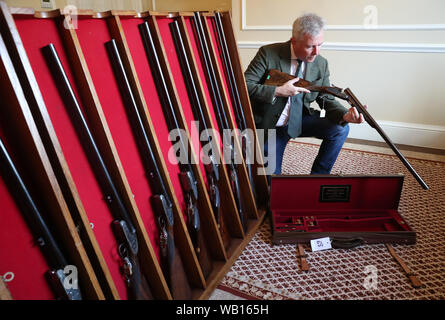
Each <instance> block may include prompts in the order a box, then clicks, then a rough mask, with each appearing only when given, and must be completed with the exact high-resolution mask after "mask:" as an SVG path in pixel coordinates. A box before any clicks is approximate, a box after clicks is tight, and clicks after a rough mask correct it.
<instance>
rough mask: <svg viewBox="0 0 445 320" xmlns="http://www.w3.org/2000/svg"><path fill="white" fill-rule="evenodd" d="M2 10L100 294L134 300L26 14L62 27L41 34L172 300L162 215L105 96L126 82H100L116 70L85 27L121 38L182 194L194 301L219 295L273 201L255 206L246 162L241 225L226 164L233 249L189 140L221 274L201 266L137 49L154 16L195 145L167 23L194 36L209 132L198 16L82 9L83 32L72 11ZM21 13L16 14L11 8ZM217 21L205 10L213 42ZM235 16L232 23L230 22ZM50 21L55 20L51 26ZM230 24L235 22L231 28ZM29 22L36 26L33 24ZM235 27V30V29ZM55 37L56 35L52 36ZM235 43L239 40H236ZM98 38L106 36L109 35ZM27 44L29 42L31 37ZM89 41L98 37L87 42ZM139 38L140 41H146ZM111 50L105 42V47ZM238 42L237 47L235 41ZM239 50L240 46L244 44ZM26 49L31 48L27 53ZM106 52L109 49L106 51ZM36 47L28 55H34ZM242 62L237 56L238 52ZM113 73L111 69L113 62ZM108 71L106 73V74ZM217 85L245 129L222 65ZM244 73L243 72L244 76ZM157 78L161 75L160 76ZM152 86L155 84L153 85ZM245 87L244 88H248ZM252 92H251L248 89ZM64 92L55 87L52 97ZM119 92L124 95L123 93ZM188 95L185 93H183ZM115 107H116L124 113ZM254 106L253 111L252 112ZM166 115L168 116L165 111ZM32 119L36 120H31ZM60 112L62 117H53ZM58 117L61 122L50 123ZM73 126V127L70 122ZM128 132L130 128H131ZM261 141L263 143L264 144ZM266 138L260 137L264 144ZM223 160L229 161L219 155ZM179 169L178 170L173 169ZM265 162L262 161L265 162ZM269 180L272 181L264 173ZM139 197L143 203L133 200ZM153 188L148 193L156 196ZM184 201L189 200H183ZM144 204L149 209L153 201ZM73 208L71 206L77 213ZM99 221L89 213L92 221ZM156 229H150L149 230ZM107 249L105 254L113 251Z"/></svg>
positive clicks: (166, 170)
mask: <svg viewBox="0 0 445 320" xmlns="http://www.w3.org/2000/svg"><path fill="white" fill-rule="evenodd" d="M1 7H2V14H1V15H0V28H1V31H2V34H9V36H8V37H9V41H7V44H6V45H7V47H8V49H7V50H8V51H9V52H10V54H11V56H13V60H14V68H15V70H17V72H18V73H20V86H21V87H22V88H23V89H24V91H25V96H26V100H27V101H28V104H29V105H30V108H31V112H30V113H29V117H31V118H33V120H34V121H35V122H36V124H37V129H36V130H37V131H38V132H39V135H40V136H42V139H41V141H40V142H38V145H39V146H40V147H41V148H42V147H44V149H45V150H46V152H47V153H48V159H47V163H46V165H47V166H48V167H49V168H54V176H55V177H56V181H57V182H58V183H59V184H60V185H61V189H62V190H61V191H60V192H61V193H63V199H64V201H66V203H67V204H68V206H67V207H68V208H69V209H66V211H67V213H68V215H69V214H71V216H72V219H75V220H76V221H81V223H82V227H81V230H84V231H85V232H81V242H82V243H83V244H84V246H85V248H86V249H87V251H88V257H89V259H90V260H91V261H92V262H94V263H93V265H94V271H95V274H97V275H98V278H99V281H98V282H100V287H99V288H98V291H101V290H103V292H104V294H105V296H100V295H97V296H96V297H95V298H98V299H102V298H106V299H119V298H125V296H124V295H122V294H121V293H120V292H119V289H118V288H119V286H118V285H117V282H119V281H120V279H117V278H116V276H113V275H112V272H110V262H109V260H108V261H106V260H107V259H109V258H107V257H106V256H107V255H108V252H107V250H106V249H105V248H104V245H103V243H101V242H100V241H99V240H98V239H97V236H95V234H94V232H92V231H91V230H90V228H89V221H90V220H91V217H90V215H91V213H90V212H89V211H88V208H87V207H88V206H87V205H86V202H87V201H88V200H87V199H85V197H82V196H81V194H84V193H85V190H83V189H82V188H84V186H81V185H80V184H77V185H76V184H75V181H76V179H79V178H78V177H76V174H77V173H76V172H77V171H76V170H74V171H73V170H72V169H75V168H71V167H70V159H69V157H70V154H69V152H68V153H67V152H62V150H63V151H65V149H66V148H67V147H66V143H67V142H66V140H64V139H63V138H60V137H59V136H62V135H63V133H62V132H61V131H60V130H61V129H60V125H57V126H56V123H55V122H54V121H57V120H56V118H54V117H55V116H54V115H52V112H53V111H51V110H50V109H51V108H50V106H49V104H50V103H51V102H49V103H48V102H47V103H46V104H45V102H46V100H45V97H46V99H48V97H47V95H48V92H55V91H54V88H49V86H45V85H46V83H45V82H44V81H43V80H42V76H41V75H40V74H39V75H38V76H35V74H36V70H42V69H41V68H42V67H41V66H38V64H39V62H38V59H35V58H34V57H32V59H28V55H29V56H32V55H33V54H35V53H32V50H36V49H37V48H33V44H32V43H31V42H30V41H29V39H28V40H26V39H25V40H22V38H23V37H22V36H21V34H20V33H21V31H22V30H21V28H25V26H23V25H22V26H16V23H17V22H19V21H20V19H25V20H28V22H29V21H31V22H32V21H33V20H34V19H35V20H39V21H40V22H42V23H41V25H42V27H43V30H44V27H45V25H47V24H48V23H50V24H53V26H52V27H51V28H53V29H52V30H53V31H54V30H57V36H56V35H55V34H53V35H50V34H46V33H45V32H42V29H41V30H40V31H41V32H40V34H41V35H40V36H41V37H47V38H48V41H47V42H48V43H49V42H51V41H50V40H54V41H56V42H57V43H55V45H56V47H57V49H58V50H60V52H61V53H59V54H61V55H62V63H63V64H64V66H65V69H66V70H67V73H69V74H68V76H69V78H70V79H73V81H72V83H71V84H72V85H73V86H74V87H75V88H74V89H75V91H76V93H77V95H78V97H80V100H81V104H82V107H83V110H84V112H85V115H86V117H87V119H88V122H89V124H90V126H91V128H92V131H93V132H94V136H95V139H96V141H97V143H98V144H99V146H100V149H101V151H102V153H103V156H104V158H105V159H104V160H105V162H106V164H107V166H108V167H109V168H110V171H111V174H112V178H113V181H114V182H115V184H116V185H117V186H118V188H119V191H120V193H121V194H122V195H123V197H124V202H125V205H126V207H127V208H129V209H130V210H129V211H130V214H131V218H132V220H133V221H134V223H135V226H136V228H137V231H138V234H139V235H140V237H139V245H140V251H141V256H142V257H143V261H142V268H143V272H144V274H145V276H146V278H147V279H148V280H149V283H150V285H151V287H152V290H153V293H154V295H155V298H156V299H172V298H173V297H172V294H171V292H170V290H169V287H168V285H167V283H166V281H165V278H164V276H163V272H162V270H161V267H160V265H159V262H158V258H157V250H158V248H157V243H156V241H155V239H156V237H154V236H153V234H152V233H153V231H154V230H155V228H153V226H152V225H153V222H151V224H150V219H153V213H152V214H151V216H150V215H148V216H146V212H145V211H144V214H143V215H142V214H141V212H142V211H141V210H142V209H141V208H142V206H141V205H140V202H138V201H139V200H138V198H137V194H136V193H137V192H136V191H137V190H136V187H135V184H134V183H133V181H134V173H131V171H130V170H129V169H128V166H127V162H128V161H129V160H128V159H127V158H126V157H125V156H124V155H123V150H124V149H122V141H121V140H120V137H119V133H118V131H117V129H116V128H118V127H116V120H113V119H112V118H111V116H110V112H111V111H110V105H109V104H108V103H106V102H107V99H106V97H105V96H104V90H105V91H106V90H108V91H107V92H108V93H109V94H110V96H111V95H112V96H115V95H116V90H117V88H113V87H112V86H111V85H108V84H107V83H105V82H104V81H103V82H101V81H100V79H103V78H100V77H99V75H98V74H99V72H101V73H103V74H102V75H101V76H102V77H107V76H112V73H109V74H108V73H107V72H108V71H109V70H108V71H107V67H106V66H105V64H106V63H108V62H107V60H108V59H106V58H105V57H106V54H105V57H102V60H104V61H105V62H103V65H102V66H101V65H100V62H98V60H97V57H96V58H94V55H101V56H102V55H103V52H102V51H101V50H102V49H100V48H99V45H95V44H94V43H93V42H92V41H90V40H91V39H87V37H88V32H89V31H88V30H86V29H85V28H94V29H91V30H95V31H94V32H96V33H97V34H99V35H100V37H101V38H100V39H101V40H105V39H106V41H108V40H110V39H112V38H113V39H115V40H116V42H117V44H118V49H119V52H120V54H121V57H122V58H123V64H124V68H125V70H126V73H127V75H128V77H129V82H130V85H131V87H132V91H133V93H134V96H135V99H136V103H137V106H138V109H139V111H140V113H141V114H142V115H143V122H144V125H145V127H146V129H147V131H148V132H150V133H151V136H150V140H151V141H150V142H151V143H152V145H153V146H155V156H156V158H157V160H158V163H159V164H161V174H162V176H163V178H164V180H165V181H167V182H168V189H169V195H170V197H171V198H172V199H173V209H174V218H175V230H174V232H175V240H176V244H177V247H178V249H179V251H180V255H181V258H182V260H183V264H184V268H185V270H186V273H187V276H188V280H189V283H190V284H191V287H192V289H193V299H206V298H208V296H209V295H210V294H211V292H212V291H213V290H214V289H215V288H216V286H217V285H218V283H219V281H220V280H221V279H222V277H223V276H224V274H225V273H226V272H227V271H228V270H229V268H230V267H231V265H232V264H233V262H234V261H235V259H236V258H237V257H238V256H239V254H240V253H241V251H242V250H243V248H244V247H245V246H246V245H247V243H248V242H249V241H250V239H251V238H252V237H253V235H254V233H255V232H256V230H257V229H258V227H259V225H260V224H261V222H262V219H263V218H264V216H265V213H266V210H267V204H266V203H264V202H262V201H261V202H259V203H255V199H254V197H253V194H252V191H251V188H250V186H249V178H248V175H247V170H246V167H245V165H243V166H242V167H241V169H239V170H238V175H239V176H240V180H241V185H242V195H243V199H244V200H245V201H246V203H247V206H248V212H249V224H248V229H247V231H246V232H244V230H243V229H242V226H241V223H240V220H239V216H238V213H237V209H236V206H235V202H234V198H233V195H232V193H231V192H230V190H231V186H230V182H229V178H228V175H227V171H226V169H225V167H224V166H222V165H221V166H219V168H220V172H219V173H220V176H221V177H222V179H220V182H219V188H220V190H221V196H222V198H221V200H222V201H223V209H224V214H225V215H226V217H227V218H226V221H227V224H228V226H229V230H230V236H231V241H230V245H229V246H228V247H225V246H224V243H223V241H222V238H221V235H220V233H219V230H218V227H217V224H216V221H215V218H214V215H213V212H212V207H211V204H210V200H209V196H208V193H207V190H206V180H205V173H204V171H203V167H202V166H201V165H200V164H199V162H198V161H197V159H198V157H197V156H196V155H197V151H198V150H195V149H194V147H195V146H193V145H191V144H190V149H191V151H192V155H191V156H192V158H193V159H195V160H196V161H194V163H195V164H194V165H193V171H194V174H195V177H197V180H198V192H199V204H198V206H199V212H200V218H201V225H202V230H203V234H204V238H205V241H206V244H207V245H208V246H209V249H210V250H209V251H210V252H211V257H212V262H213V269H212V272H211V273H210V274H209V275H208V276H207V277H205V276H204V274H203V272H202V270H201V267H200V265H199V263H198V260H197V257H196V254H195V252H194V250H193V246H192V243H191V240H190V236H189V234H188V231H187V227H186V224H185V219H184V215H183V213H182V210H181V204H182V197H181V195H182V191H181V190H180V189H178V187H177V186H178V184H177V182H176V181H175V180H176V179H177V177H176V176H175V170H177V168H176V169H175V168H174V167H173V166H172V165H171V164H168V163H166V161H165V160H164V159H167V157H168V155H167V154H166V153H165V148H166V147H165V141H164V140H162V141H161V140H160V138H161V137H162V138H163V139H164V138H165V137H164V136H163V135H162V134H163V131H162V130H161V129H159V122H161V121H160V119H162V115H161V116H160V115H159V109H157V108H158V107H157V106H156V103H158V102H156V101H155V100H156V98H155V97H154V95H153V92H154V91H153V88H149V87H148V86H149V84H150V81H149V80H148V78H149V77H151V76H150V75H149V73H150V70H149V67H148V68H147V66H148V64H147V62H146V61H145V65H144V63H142V61H143V55H145V53H144V52H143V50H142V52H140V51H139V50H137V45H135V39H136V38H138V37H139V33H138V30H137V24H139V23H142V22H144V21H148V23H149V26H150V29H151V31H152V33H153V34H154V37H155V39H154V40H155V45H156V47H157V51H158V54H159V55H160V60H161V61H160V62H161V65H162V69H163V71H164V72H163V74H164V76H165V77H166V80H167V85H168V88H169V92H170V93H171V96H172V100H173V103H174V107H175V109H176V111H177V113H178V114H179V115H180V119H179V121H180V126H181V127H182V129H183V130H185V131H186V133H187V135H188V138H189V141H192V140H191V139H190V137H191V128H189V127H188V125H187V124H188V123H190V120H191V118H190V112H189V110H188V109H187V108H190V106H188V105H187V102H186V100H187V98H186V93H185V92H184V91H183V89H179V88H180V86H181V82H180V79H179V78H178V77H175V76H176V73H175V74H173V73H172V68H177V65H175V63H177V62H175V61H174V59H172V56H171V55H170V50H171V47H168V43H167V41H166V40H165V38H166V34H165V33H164V32H165V28H164V27H165V26H163V24H164V23H166V20H171V19H177V20H178V22H179V25H180V29H181V33H182V35H183V38H184V39H185V41H186V47H187V48H186V50H187V53H188V55H189V57H190V58H191V61H192V69H193V77H194V78H195V79H196V80H197V82H198V83H199V94H200V96H201V98H202V101H203V102H204V106H205V110H204V114H205V117H206V122H207V125H208V126H209V127H210V128H217V127H216V126H215V122H214V115H212V113H213V110H212V107H211V104H210V103H209V101H208V100H207V99H206V94H205V88H204V87H205V84H204V83H203V82H204V81H203V80H202V77H201V74H200V72H199V71H198V69H199V66H198V65H199V59H198V57H197V56H196V53H195V52H194V50H193V45H192V41H193V39H192V36H193V35H192V34H190V31H189V30H188V27H187V23H188V22H187V19H189V18H190V16H191V15H190V13H174V14H171V13H159V12H144V13H137V12H133V11H108V12H99V13H98V12H93V11H90V10H82V11H80V12H78V14H79V15H78V16H77V17H76V19H77V21H76V22H77V23H78V29H75V28H74V26H73V19H72V17H71V16H69V15H64V14H63V13H62V12H61V11H60V10H54V11H46V12H36V11H34V10H24V9H17V8H7V7H6V5H5V4H4V3H1ZM10 11H11V12H12V15H11V14H10ZM223 16H224V19H223V20H224V23H225V28H226V27H227V25H229V26H231V21H230V17H229V18H227V17H228V14H227V13H224V15H223ZM208 19H212V15H211V14H208V15H206V19H205V20H206V24H205V29H206V33H207V37H208V39H209V40H210V39H211V37H212V33H211V32H212V31H211V29H210V28H209V26H208V23H209V22H208ZM228 19H229V20H228ZM43 21H46V22H45V23H43ZM229 23H230V24H229ZM28 27H29V26H28ZM227 30H229V31H227ZM227 30H226V34H227V33H233V30H232V31H230V29H227ZM51 37H53V38H54V37H55V38H54V39H51ZM228 39H229V40H230V39H234V38H233V34H232V37H228ZM101 40H98V41H101ZM22 41H23V42H22ZM88 41H89V42H88ZM139 41H140V40H139ZM210 43H211V44H212V45H211V51H212V52H211V55H212V59H214V63H215V65H218V54H219V53H218V52H217V51H216V49H215V47H214V45H213V42H212V41H210ZM101 45H102V46H103V44H101ZM230 46H231V45H230ZM235 49H236V46H235ZM25 50H26V52H25ZM103 50H105V49H104V48H103ZM26 53H28V55H27V54H26ZM232 59H234V58H232ZM237 64H239V57H238V60H234V65H235V66H236V70H238V71H236V74H237V83H238V82H239V81H241V80H239V79H243V78H242V77H240V75H239V71H240V70H241V67H240V66H237ZM108 69H109V68H108ZM33 70H34V72H33ZM99 70H100V71H99ZM217 72H218V79H217V81H218V83H219V86H220V89H221V91H222V92H224V97H223V99H224V107H225V110H226V112H227V113H228V114H230V125H231V128H232V129H233V128H236V126H235V124H234V121H233V112H232V110H231V105H230V101H229V99H228V93H227V85H226V84H225V82H224V78H223V77H222V73H221V70H220V69H219V68H218V70H217ZM241 75H242V72H241ZM151 81H153V80H152V79H151ZM151 86H152V85H151ZM242 88H244V89H245V86H244V87H242ZM241 91H243V90H241ZM53 94H55V93H53ZM117 94H118V93H117ZM184 96H185V97H184ZM242 97H243V100H244V98H246V97H247V102H248V95H246V94H245V93H244V94H243V95H242ZM118 104H119V103H118V102H117V101H116V102H115V108H118ZM243 107H244V108H245V109H246V110H247V111H248V112H245V114H247V118H246V120H247V122H248V125H249V127H250V128H253V129H255V126H254V122H253V116H252V113H251V111H250V110H249V107H250V104H249V103H244V102H243ZM116 110H117V109H114V110H113V112H119V111H116ZM246 110H245V111H246ZM161 113H162V112H161ZM31 115H32V116H31ZM53 118H54V119H53ZM51 119H53V121H51ZM66 130H69V129H68V128H66ZM122 132H124V131H122ZM255 142H256V141H255ZM256 143H257V142H256ZM235 148H237V150H238V152H239V153H241V151H240V145H239V141H238V140H237V139H236V143H235ZM220 158H221V159H222V157H220ZM172 167H173V169H172ZM258 167H259V168H261V167H260V166H258ZM263 178H264V179H263ZM256 184H257V192H259V195H260V197H259V198H260V199H262V200H264V199H267V194H268V191H267V188H268V187H267V180H266V178H265V176H257V177H256ZM134 195H135V197H136V199H135V198H134ZM148 195H149V194H147V196H148ZM179 199H181V200H179ZM144 208H145V207H144ZM68 210H69V212H68ZM89 218H90V219H89ZM148 229H150V232H147V231H148ZM104 250H105V251H104ZM95 274H94V273H93V274H92V278H91V279H93V280H94V279H95Z"/></svg>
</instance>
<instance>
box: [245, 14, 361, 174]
mask: <svg viewBox="0 0 445 320" xmlns="http://www.w3.org/2000/svg"><path fill="white" fill-rule="evenodd" d="M323 28H324V21H323V19H322V18H321V17H319V16H317V15H315V14H305V15H303V16H301V17H299V18H297V19H296V20H295V22H294V24H293V28H292V38H291V39H290V40H289V41H287V42H283V43H274V44H270V45H266V46H263V47H261V48H260V49H259V51H258V53H257V54H256V56H255V58H254V59H253V60H252V61H251V63H250V64H249V66H248V68H247V70H246V72H245V78H246V83H247V88H248V91H249V96H250V100H251V105H252V109H253V114H254V118H255V124H256V126H257V129H264V130H265V135H266V136H270V137H272V135H270V134H269V135H268V134H267V131H268V130H269V129H276V131H275V133H276V141H275V142H276V143H275V146H273V139H270V140H271V141H269V143H265V144H264V152H265V156H266V159H268V160H269V161H268V163H269V164H268V173H269V174H270V173H274V174H280V173H281V163H282V160H283V153H284V150H285V148H286V145H287V143H288V141H289V140H290V139H292V138H296V137H316V138H319V139H322V140H323V142H322V143H321V146H320V149H319V152H318V155H317V157H316V159H315V161H314V163H313V165H312V169H311V174H329V173H330V172H331V169H332V167H333V166H334V163H335V161H336V160H337V156H338V154H339V153H340V150H341V148H342V146H343V143H344V142H345V140H346V138H347V136H348V133H349V126H348V123H349V122H352V123H362V122H363V121H364V119H363V115H362V114H359V113H358V112H357V110H356V109H355V108H350V109H349V110H348V109H346V108H345V107H343V106H342V105H341V104H340V103H339V102H338V101H336V100H335V98H334V97H333V96H331V95H328V94H319V93H318V92H310V91H308V90H306V89H305V88H300V87H295V86H294V85H293V84H294V82H296V81H298V79H299V78H304V79H305V80H308V81H310V82H312V83H313V84H314V85H319V86H329V85H330V82H329V69H328V62H327V60H326V59H325V58H323V57H322V56H320V55H319V53H320V46H321V45H322V43H323ZM270 69H277V70H280V71H283V72H286V73H290V74H293V75H295V76H297V78H295V79H293V80H290V81H288V82H287V83H285V84H284V85H282V86H280V87H275V86H268V85H264V84H263V83H264V80H265V78H266V76H267V73H268V71H269V70H270ZM313 101H316V102H317V103H318V105H319V106H320V108H321V112H320V111H318V110H315V109H313V108H310V104H311V103H312V102H313ZM365 107H366V106H365ZM272 148H274V149H275V156H274V155H273V149H272ZM271 160H275V170H273V165H272V168H271Z"/></svg>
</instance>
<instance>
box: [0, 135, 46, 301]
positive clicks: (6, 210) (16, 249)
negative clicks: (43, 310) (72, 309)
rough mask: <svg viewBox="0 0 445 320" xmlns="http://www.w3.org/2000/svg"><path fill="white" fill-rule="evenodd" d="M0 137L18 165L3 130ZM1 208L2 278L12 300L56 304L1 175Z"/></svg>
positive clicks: (43, 265) (40, 259) (43, 262)
mask: <svg viewBox="0 0 445 320" xmlns="http://www.w3.org/2000/svg"><path fill="white" fill-rule="evenodd" d="M0 136H1V137H2V140H3V142H4V144H5V147H6V148H7V150H8V153H10V156H11V158H13V159H12V160H13V161H14V162H16V161H17V159H16V158H15V156H14V154H13V150H12V148H11V147H10V146H9V145H8V140H9V139H7V137H6V136H5V135H4V133H3V132H2V130H1V128H0ZM9 141H14V139H11V140H9ZM20 174H22V173H21V172H20ZM22 178H23V177H22ZM0 204H1V209H0V243H1V250H0V276H3V277H5V278H6V279H10V280H11V281H9V282H6V285H7V287H8V289H9V291H10V293H11V296H12V298H13V299H14V300H53V299H54V295H53V293H52V291H51V289H50V288H49V286H48V284H47V282H46V280H45V277H44V273H45V272H46V271H48V270H49V267H48V264H47V263H46V260H45V258H44V256H43V254H42V252H41V251H40V249H39V247H38V246H37V245H36V243H35V240H34V236H33V235H32V233H31V231H30V229H29V228H28V225H27V223H26V221H25V219H24V218H23V215H22V213H21V212H20V210H19V208H18V207H17V205H16V203H15V200H14V198H13V197H12V195H11V193H10V189H9V188H8V187H7V185H6V181H4V180H3V177H2V175H0Z"/></svg>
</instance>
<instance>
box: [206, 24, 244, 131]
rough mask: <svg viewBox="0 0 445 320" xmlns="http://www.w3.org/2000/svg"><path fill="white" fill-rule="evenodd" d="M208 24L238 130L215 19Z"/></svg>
mask: <svg viewBox="0 0 445 320" xmlns="http://www.w3.org/2000/svg"><path fill="white" fill-rule="evenodd" d="M207 24H208V26H209V30H210V36H211V37H212V42H213V47H214V48H215V51H216V58H217V60H218V65H219V70H220V71H221V75H222V78H223V82H224V88H225V92H226V95H227V101H228V103H229V108H230V113H231V116H232V119H233V123H234V126H235V128H237V127H238V126H237V124H236V119H235V113H234V112H233V105H232V100H231V98H230V91H229V82H228V80H227V77H226V73H225V72H224V63H223V61H224V60H223V56H222V52H221V48H220V47H219V45H218V34H217V33H216V29H215V28H216V25H215V18H213V17H207ZM215 71H216V70H215Z"/></svg>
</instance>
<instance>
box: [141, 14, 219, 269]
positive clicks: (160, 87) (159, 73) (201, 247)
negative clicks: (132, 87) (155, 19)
mask: <svg viewBox="0 0 445 320" xmlns="http://www.w3.org/2000/svg"><path fill="white" fill-rule="evenodd" d="M139 31H140V34H141V38H142V42H143V45H144V49H145V53H146V55H147V59H148V61H149V64H150V68H151V70H152V74H153V78H154V80H155V81H154V82H155V84H156V90H157V92H158V95H159V99H160V101H161V105H162V107H163V109H164V116H165V120H166V122H167V127H168V129H169V130H170V131H172V130H178V132H179V137H178V139H179V140H178V143H179V144H180V147H181V148H180V150H184V151H186V150H187V151H188V150H189V148H188V143H187V140H186V138H185V137H183V135H182V130H181V127H180V125H179V121H178V116H177V114H176V111H175V108H174V106H173V101H172V99H171V97H170V92H169V89H168V86H167V82H166V79H165V77H164V73H163V70H162V66H161V63H160V61H159V56H158V52H157V50H156V46H155V44H154V40H153V36H152V34H151V31H150V27H149V25H148V22H147V21H146V22H144V23H141V24H140V25H139ZM178 160H179V161H178V164H179V170H180V173H179V178H180V182H181V186H182V189H183V194H184V198H185V204H186V212H187V226H188V231H189V234H190V238H191V240H192V243H193V247H194V249H195V253H196V255H197V257H198V261H199V264H200V265H201V269H202V272H203V274H204V276H205V277H206V276H207V275H209V274H210V271H211V269H212V262H211V260H210V257H209V254H208V251H207V247H206V245H205V243H204V239H203V236H202V230H201V226H200V224H201V223H200V217H199V212H198V207H197V201H198V182H197V180H196V177H195V175H194V173H193V168H192V166H191V164H190V161H188V160H187V161H181V160H180V159H178Z"/></svg>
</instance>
